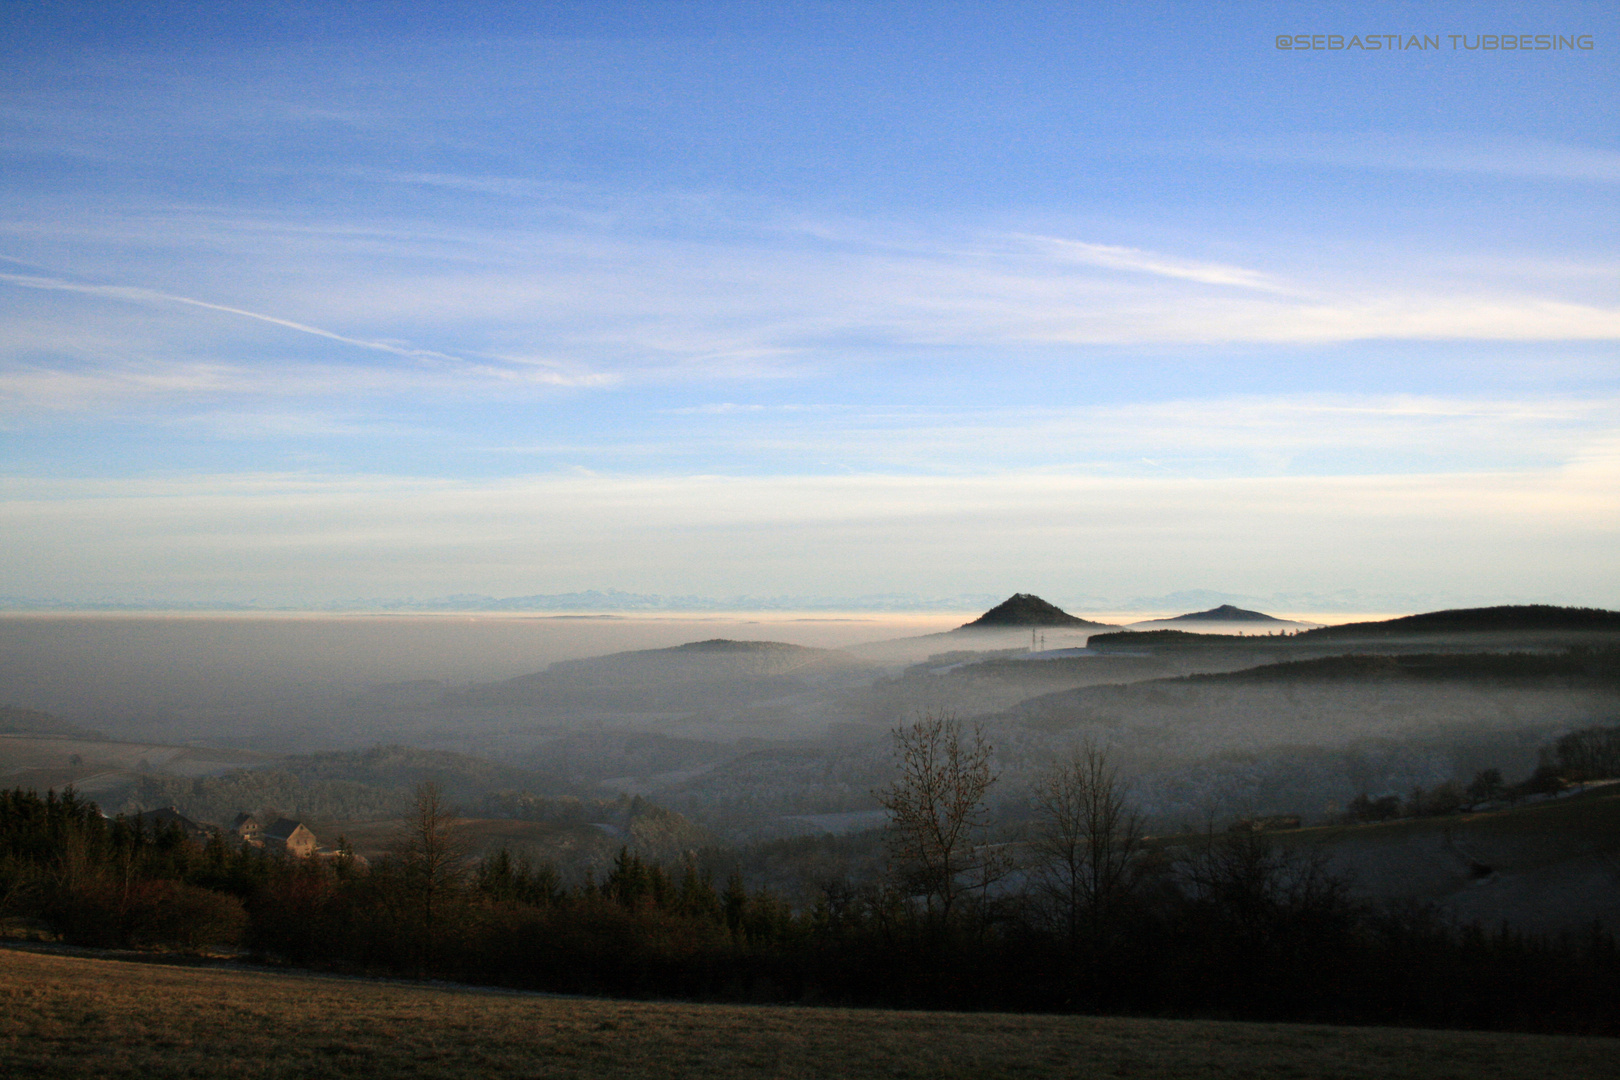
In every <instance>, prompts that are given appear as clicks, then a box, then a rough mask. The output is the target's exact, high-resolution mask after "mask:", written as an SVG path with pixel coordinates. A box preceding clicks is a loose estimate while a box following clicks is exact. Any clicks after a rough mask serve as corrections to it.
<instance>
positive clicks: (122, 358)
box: [0, 3, 1620, 609]
mask: <svg viewBox="0 0 1620 1080" xmlns="http://www.w3.org/2000/svg"><path fill="white" fill-rule="evenodd" d="M197 7H198V6H197V5H163V4H150V3H148V4H130V5H109V4H84V5H75V4H13V5H8V6H6V7H5V8H4V9H3V11H0V59H3V61H4V63H3V64H0V164H3V167H0V196H3V198H0V205H3V206H4V210H3V211H0V528H3V530H4V532H5V533H6V534H7V535H8V537H9V539H8V541H7V543H6V544H5V549H6V554H5V555H4V557H3V559H0V594H4V595H12V596H23V597H53V598H62V599H67V600H92V599H104V598H114V597H116V598H123V599H134V600H164V599H172V600H187V601H213V600H218V601H240V600H246V599H250V598H252V599H258V600H260V601H262V602H267V603H291V604H297V603H319V602H323V601H329V600H333V599H338V598H343V597H351V596H406V595H415V596H433V595H444V594H451V593H488V594H491V595H524V594H531V593H561V592H571V591H576V590H580V589H588V588H620V589H627V590H630V591H639V592H656V593H675V594H701V595H709V596H718V597H726V596H738V595H752V596H776V595H793V596H804V597H824V598H841V597H856V596H860V595H864V594H870V593H911V594H915V595H917V596H920V597H935V596H952V595H959V594H969V593H985V594H996V593H1003V592H1010V591H1013V590H1015V589H1018V590H1033V591H1038V592H1041V593H1043V594H1045V595H1050V596H1052V597H1054V598H1057V599H1060V600H1064V601H1066V602H1069V603H1072V604H1075V605H1077V606H1093V607H1107V606H1110V605H1113V604H1119V603H1124V602H1126V601H1127V600H1128V599H1129V598H1131V597H1135V596H1144V595H1158V594H1163V593H1167V592H1172V591H1175V590H1181V589H1194V588H1204V589H1213V590H1216V591H1224V592H1229V593H1233V594H1237V595H1244V596H1255V597H1260V598H1274V599H1277V601H1278V602H1284V601H1285V600H1286V601H1287V602H1290V603H1293V604H1294V605H1295V606H1296V607H1310V606H1312V605H1313V603H1314V604H1315V606H1322V605H1324V604H1328V603H1337V604H1340V605H1341V606H1342V605H1348V606H1351V607H1356V606H1360V607H1365V608H1372V609H1384V608H1392V607H1393V608H1404V607H1422V606H1433V605H1441V604H1451V603H1473V602H1491V601H1515V600H1556V601H1561V602H1575V603H1592V604H1600V605H1605V606H1611V607H1614V606H1620V543H1617V542H1616V541H1617V540H1620V536H1617V535H1616V534H1617V531H1620V530H1617V524H1620V363H1617V348H1616V346H1617V342H1620V254H1617V253H1620V236H1617V232H1620V213H1617V209H1620V207H1617V198H1616V196H1617V193H1620V116H1617V112H1620V67H1617V65H1616V62H1615V59H1614V58H1615V55H1616V53H1615V50H1616V48H1617V46H1620V14H1617V12H1616V11H1615V9H1614V8H1613V7H1612V5H1601V4H1586V5H1553V4H1536V5H1528V4H1526V5H1517V6H1488V5H1487V6H1481V5H1477V4H1468V5H1401V4H1388V5H1352V6H1333V5H1321V4H1296V5H1227V6H1225V7H1224V8H1219V7H1217V6H1216V5H1196V4H1185V5H1181V4H1165V5H1151V4H1148V5H1139V4H1118V5H1108V4H1096V5H1092V4H1061V5H1041V4H1012V5H994V4H960V5H950V4H909V5H908V4H889V5H868V4H820V5H818V4H807V3H793V4H769V3H743V4H705V3H693V4H673V3H670V4H617V5H616V4H611V3H592V4H567V3H557V4H546V5H486V4H476V3H474V4H458V5H453V6H452V5H411V4H391V5H381V4H370V5H368V4H360V5H355V6H353V7H351V8H348V9H346V10H345V11H344V12H342V13H340V14H333V13H330V12H327V11H325V10H324V8H323V6H320V5H313V4H276V5H269V4H265V5H218V6H214V7H212V8H211V9H210V10H209V11H208V12H206V13H204V12H199V11H198V10H197ZM531 7H533V8H535V9H536V10H530V8H531ZM1520 33H1523V34H1532V35H1534V34H1548V35H1565V36H1566V37H1574V36H1575V35H1590V38H1591V43H1592V46H1593V47H1592V48H1590V49H1580V48H1577V49H1573V50H1567V49H1558V50H1534V49H1532V50H1529V51H1519V50H1515V51H1513V52H1506V51H1503V50H1501V49H1496V50H1486V49H1477V48H1476V49H1468V48H1463V47H1461V44H1462V42H1459V43H1458V45H1457V46H1455V47H1454V46H1453V43H1452V42H1453V39H1451V38H1450V35H1453V34H1458V35H1464V38H1463V42H1467V41H1469V40H1472V41H1473V42H1474V43H1476V44H1477V43H1479V35H1482V34H1487V35H1503V34H1520ZM1280 34H1290V35H1291V34H1339V35H1342V36H1344V37H1345V38H1347V39H1348V38H1349V37H1352V36H1356V37H1359V36H1361V35H1378V36H1380V38H1382V39H1383V40H1385V41H1386V42H1387V40H1388V39H1387V38H1386V37H1384V35H1389V34H1401V35H1410V34H1418V35H1428V36H1430V37H1434V38H1437V39H1438V40H1439V42H1440V45H1441V47H1440V48H1439V49H1427V48H1406V49H1400V50H1391V49H1389V48H1388V47H1387V45H1386V47H1385V48H1382V49H1380V50H1379V51H1376V52H1369V51H1367V50H1366V49H1359V50H1335V51H1329V50H1323V51H1304V52H1300V51H1294V50H1287V51H1284V50H1279V49H1278V48H1277V47H1276V44H1275V42H1276V38H1277V36H1278V35H1280Z"/></svg>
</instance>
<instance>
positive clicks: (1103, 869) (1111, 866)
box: [1035, 741, 1142, 945]
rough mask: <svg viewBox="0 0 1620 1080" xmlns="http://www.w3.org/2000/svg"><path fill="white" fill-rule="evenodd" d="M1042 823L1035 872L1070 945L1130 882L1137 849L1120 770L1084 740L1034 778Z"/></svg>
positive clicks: (1097, 927) (1096, 925) (1098, 922)
mask: <svg viewBox="0 0 1620 1080" xmlns="http://www.w3.org/2000/svg"><path fill="white" fill-rule="evenodd" d="M1035 802H1036V807H1037V809H1038V811H1039V813H1040V824H1039V826H1038V832H1037V834H1036V840H1035V850H1036V854H1037V856H1038V857H1039V865H1038V867H1037V877H1038V880H1039V881H1040V884H1041V886H1042V891H1043V892H1044V893H1045V894H1046V895H1047V897H1048V898H1049V899H1050V900H1051V901H1052V902H1053V903H1054V906H1055V907H1056V909H1057V912H1058V915H1059V917H1060V918H1061V920H1062V922H1063V924H1064V930H1065V932H1066V933H1067V935H1068V939H1069V942H1070V944H1071V945H1073V944H1075V943H1077V942H1078V941H1079V940H1080V936H1081V932H1082V931H1083V930H1086V931H1089V932H1090V933H1091V934H1092V935H1093V937H1094V938H1095V937H1096V936H1097V935H1098V934H1100V933H1101V931H1102V928H1103V926H1104V924H1105V923H1106V922H1107V920H1108V918H1109V916H1110V915H1111V914H1112V913H1113V912H1114V911H1116V910H1117V909H1118V908H1119V906H1120V904H1121V902H1122V901H1124V900H1125V899H1126V898H1127V896H1128V895H1129V893H1130V891H1131V887H1132V885H1133V884H1134V867H1133V865H1132V864H1133V862H1134V860H1135V858H1136V855H1137V853H1138V852H1139V850H1140V848H1141V843H1142V830H1141V823H1140V820H1139V819H1138V817H1137V815H1136V814H1135V813H1133V812H1132V811H1131V810H1130V809H1129V807H1128V806H1127V804H1126V801H1125V789H1124V785H1123V784H1122V783H1121V782H1120V779H1119V769H1118V768H1117V767H1116V766H1115V765H1114V764H1113V762H1111V761H1110V760H1109V758H1108V752H1107V751H1106V750H1105V749H1103V748H1102V747H1100V746H1098V745H1096V744H1095V743H1093V742H1090V741H1087V742H1085V743H1082V744H1081V745H1080V746H1077V747H1075V748H1074V749H1073V750H1072V751H1070V753H1069V754H1068V756H1066V757H1064V758H1061V759H1059V760H1058V761H1057V762H1056V763H1054V764H1053V765H1052V766H1051V768H1049V769H1048V770H1047V771H1046V773H1045V774H1044V775H1043V776H1042V777H1041V778H1040V780H1039V781H1037V784H1036V788H1035Z"/></svg>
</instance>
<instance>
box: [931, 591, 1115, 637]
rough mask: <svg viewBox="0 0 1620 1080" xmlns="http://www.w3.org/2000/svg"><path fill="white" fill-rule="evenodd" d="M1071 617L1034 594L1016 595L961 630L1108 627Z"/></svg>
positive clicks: (1104, 624)
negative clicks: (1020, 627) (1008, 627)
mask: <svg viewBox="0 0 1620 1080" xmlns="http://www.w3.org/2000/svg"><path fill="white" fill-rule="evenodd" d="M1106 625H1107V624H1106V623H1098V622H1091V621H1089V620H1087V619H1082V618H1079V617H1078V616H1075V615H1070V614H1069V613H1068V612H1067V611H1064V610H1063V609H1062V608H1060V607H1058V606H1057V605H1056V604H1049V603H1047V602H1046V601H1045V600H1042V599H1041V598H1040V597H1038V596H1036V595H1035V594H1034V593H1014V594H1013V595H1012V596H1009V597H1008V598H1007V599H1005V600H1003V601H1002V602H1001V603H999V604H997V605H996V606H995V607H993V608H991V609H990V610H989V611H987V612H985V613H984V614H983V615H980V616H979V617H978V618H977V619H974V620H973V621H972V622H970V623H965V624H964V625H962V626H960V627H958V629H960V630H968V629H993V628H999V627H1003V626H1025V627H1027V626H1081V627H1085V626H1106Z"/></svg>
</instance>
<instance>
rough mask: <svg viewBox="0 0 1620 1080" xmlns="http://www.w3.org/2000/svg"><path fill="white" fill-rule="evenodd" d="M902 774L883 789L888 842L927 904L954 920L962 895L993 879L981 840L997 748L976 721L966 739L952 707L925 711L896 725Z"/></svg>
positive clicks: (896, 752)
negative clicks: (907, 722) (979, 844)
mask: <svg viewBox="0 0 1620 1080" xmlns="http://www.w3.org/2000/svg"><path fill="white" fill-rule="evenodd" d="M893 734H894V756H895V764H896V765H897V766H898V767H899V771H900V775H899V776H898V777H896V779H895V781H894V783H892V784H890V785H889V786H888V787H887V788H885V789H884V790H882V791H879V792H877V796H878V799H879V801H881V802H882V803H883V808H884V809H885V810H887V811H888V812H889V829H890V835H889V849H890V854H891V856H892V857H893V859H894V861H895V862H896V863H897V864H898V865H899V867H900V868H901V870H902V873H903V875H904V877H905V879H906V881H907V882H908V884H909V885H910V886H911V887H913V888H916V889H917V890H918V891H920V892H921V893H922V894H923V895H924V896H925V897H926V898H927V903H928V908H929V911H930V912H932V913H936V914H937V915H938V917H939V918H940V920H941V921H942V922H948V921H949V920H950V918H951V914H952V910H953V909H954V908H955V907H956V905H957V902H958V900H959V899H960V898H961V896H962V894H963V893H964V892H966V891H967V890H969V889H973V888H979V887H983V886H984V884H986V882H987V881H988V879H989V875H988V873H987V871H988V870H989V865H988V863H987V862H986V858H985V853H984V852H982V851H980V850H978V849H977V848H976V846H975V845H976V841H977V840H978V839H979V834H980V833H981V832H982V831H983V829H984V826H985V824H986V821H987V819H988V816H989V815H988V809H987V808H986V806H985V801H984V798H985V793H986V792H987V791H988V790H989V789H990V785H992V784H994V783H995V782H996V774H995V772H994V770H993V769H992V768H991V760H990V759H991V748H990V744H989V743H987V742H985V739H984V735H983V733H982V732H980V731H979V730H978V729H977V728H975V729H974V730H973V734H972V736H971V737H970V738H968V739H966V740H964V738H963V734H962V725H961V722H960V721H959V720H958V719H957V718H956V717H955V715H953V714H951V713H930V714H925V715H923V716H922V717H921V718H920V719H918V720H917V721H916V723H913V724H910V725H907V726H904V727H899V728H896V729H895V730H894V733H893Z"/></svg>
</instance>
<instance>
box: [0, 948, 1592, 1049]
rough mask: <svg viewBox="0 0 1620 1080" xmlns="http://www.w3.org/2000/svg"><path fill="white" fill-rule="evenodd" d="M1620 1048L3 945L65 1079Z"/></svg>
mask: <svg viewBox="0 0 1620 1080" xmlns="http://www.w3.org/2000/svg"><path fill="white" fill-rule="evenodd" d="M1617 1051H1620V1042H1617V1041H1615V1040H1610V1039H1583V1038H1572V1037H1549V1036H1532V1035H1503V1034H1493V1033H1473V1032H1438V1031H1412V1030H1402V1029H1389V1028H1333V1027H1316V1026H1303V1025H1302V1026H1287V1025H1270V1024H1238V1023H1224V1022H1215V1021H1164V1020H1123V1019H1097V1018H1090V1017H1059V1016H1009V1015H998V1014H970V1015H963V1014H951V1013H903V1012H881V1011H848V1010H841V1009H806V1008H797V1009H795V1008H767V1007H756V1006H715V1005H677V1004H655V1003H645V1002H623V1001H598V1000H577V999H561V998H545V997H538V996H518V995H507V994H494V993H479V992H473V991H465V990H454V989H433V988H425V987H415V986H408V985H399V984H385V983H367V982H362V981H357V980H335V979H320V978H312V977H307V976H292V975H279V974H277V975H267V974H258V973H251V972H227V971H219V970H199V969H194V968H175V967H161V966H155V965H144V964H133V963H125V962H121V961H116V960H102V959H83V958H77V957H63V956H44V955H37V954H30V953H24V952H17V951H11V950H0V1072H3V1073H5V1074H6V1075H27V1076H35V1077H42V1078H53V1077H63V1078H66V1077H75V1078H76V1077H83V1076H97V1077H109V1078H112V1077H141V1078H159V1077H182V1076H183V1077H190V1078H199V1080H200V1078H208V1077H232V1078H243V1080H255V1078H261V1077H265V1078H268V1077H300V1078H304V1077H307V1078H320V1077H348V1076H389V1077H444V1078H450V1077H505V1076H523V1077H593V1078H594V1077H600V1078H614V1077H624V1078H630V1077H635V1078H656V1077H699V1076H701V1077H704V1078H706V1080H725V1078H727V1077H744V1076H749V1077H752V1076H770V1077H784V1078H787V1077H827V1076H842V1077H852V1078H861V1077H902V1076H903V1077H969V1076H971V1077H982V1078H996V1077H1050V1076H1153V1077H1159V1078H1165V1080H1175V1078H1180V1077H1227V1076H1230V1077H1236V1076H1243V1077H1272V1076H1276V1077H1284V1076H1287V1077H1306V1076H1308V1077H1314V1078H1321V1080H1330V1078H1335V1077H1347V1078H1348V1077H1366V1076H1379V1077H1397V1078H1400V1077H1411V1078H1419V1077H1424V1078H1430V1077H1433V1078H1439V1077H1456V1078H1458V1080H1464V1078H1466V1080H1474V1078H1475V1077H1480V1076H1490V1077H1495V1078H1514V1077H1525V1078H1531V1077H1534V1078H1536V1080H1541V1078H1543V1077H1547V1076H1556V1077H1559V1078H1560V1080H1582V1078H1586V1077H1593V1078H1596V1077H1609V1076H1612V1075H1613V1074H1614V1062H1615V1060H1616V1053H1617Z"/></svg>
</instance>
